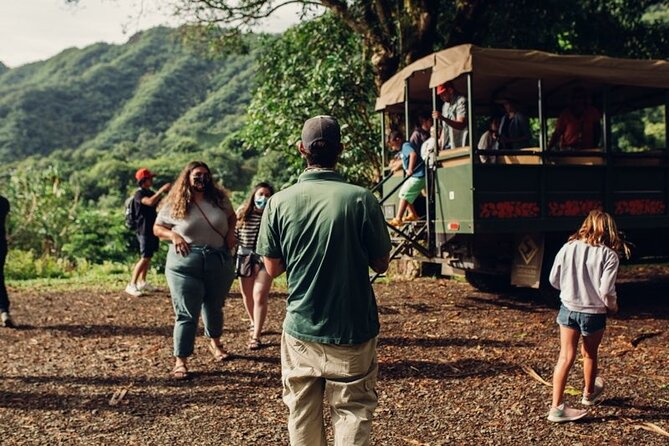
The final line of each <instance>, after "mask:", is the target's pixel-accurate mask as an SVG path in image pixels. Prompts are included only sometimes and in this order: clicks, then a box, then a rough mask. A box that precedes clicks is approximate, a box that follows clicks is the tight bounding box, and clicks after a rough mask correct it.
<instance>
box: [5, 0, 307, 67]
mask: <svg viewBox="0 0 669 446" xmlns="http://www.w3.org/2000/svg"><path fill="white" fill-rule="evenodd" d="M161 3H162V4H165V3H167V2H165V1H162V2H161V1H160V0H80V2H79V5H77V6H70V5H67V4H66V2H65V0H0V62H2V63H4V64H5V65H7V66H9V67H17V66H19V65H23V64H25V63H28V62H34V61H37V60H43V59H48V58H49V57H51V56H54V55H56V54H58V53H60V52H61V51H62V50H64V49H66V48H70V47H74V46H76V47H79V48H82V47H85V46H87V45H91V44H93V43H96V42H109V43H123V42H125V41H127V40H128V38H130V36H132V35H133V34H134V33H136V32H137V31H141V30H143V29H147V28H151V27H154V26H158V25H168V26H176V25H178V24H179V20H178V19H176V18H174V17H172V16H171V11H170V10H169V8H168V7H165V6H164V7H162V8H160V6H159V5H160V4H161ZM298 21H299V16H298V10H297V9H295V8H290V7H288V8H285V10H284V9H281V10H279V13H278V14H277V15H276V17H273V18H271V19H268V21H267V23H265V24H264V25H263V26H262V30H263V31H265V32H280V31H283V30H284V29H286V28H287V27H288V26H290V25H292V24H294V23H297V22H298Z"/></svg>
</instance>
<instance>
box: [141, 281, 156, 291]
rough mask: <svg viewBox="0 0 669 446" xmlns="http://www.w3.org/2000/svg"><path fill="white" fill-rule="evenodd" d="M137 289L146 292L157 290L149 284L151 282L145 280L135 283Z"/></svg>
mask: <svg viewBox="0 0 669 446" xmlns="http://www.w3.org/2000/svg"><path fill="white" fill-rule="evenodd" d="M137 289H138V290H139V291H146V292H147V293H150V292H152V291H156V290H157V288H156V287H154V286H153V285H151V284H149V283H147V282H144V283H138V284H137Z"/></svg>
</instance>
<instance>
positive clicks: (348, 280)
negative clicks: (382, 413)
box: [257, 116, 390, 446]
mask: <svg viewBox="0 0 669 446" xmlns="http://www.w3.org/2000/svg"><path fill="white" fill-rule="evenodd" d="M299 151H300V153H301V154H302V156H303V157H304V158H305V159H306V160H307V168H306V170H305V171H304V173H302V175H300V178H299V180H298V182H297V184H295V185H293V186H291V187H289V188H287V189H285V190H283V191H281V192H279V193H277V194H275V195H274V196H272V197H271V198H270V200H269V202H268V203H267V206H266V209H265V212H264V213H263V217H262V222H261V227H260V234H259V236H258V245H257V252H258V254H260V255H262V256H264V262H265V267H266V268H267V271H268V273H269V274H270V275H271V276H272V277H277V276H278V275H280V274H281V273H283V272H284V271H286V274H287V276H288V303H287V311H286V319H285V320H284V323H283V335H282V337H281V375H282V382H283V400H284V402H285V403H286V405H287V406H288V408H289V411H290V414H289V417H288V431H289V434H290V442H291V444H292V445H306V446H318V445H325V444H326V442H325V429H324V426H323V395H324V394H325V395H326V399H327V401H328V403H329V406H330V413H331V415H332V424H333V429H334V435H335V444H336V445H367V444H369V436H370V432H371V423H372V414H373V412H374V409H375V408H376V404H377V397H376V392H375V390H374V389H375V385H376V376H377V371H378V365H377V361H376V337H377V335H378V333H379V318H378V311H377V307H376V299H375V297H374V291H373V290H372V286H371V284H370V282H369V268H370V267H371V268H372V269H373V270H374V271H376V272H379V273H380V272H384V271H385V270H386V269H387V268H388V260H389V252H390V238H389V236H388V231H387V229H386V226H385V221H384V218H383V214H382V212H381V208H380V206H379V203H378V201H377V200H376V198H375V197H374V196H373V195H372V194H371V193H370V192H369V191H367V190H366V189H364V188H362V187H358V186H354V185H352V184H349V183H347V182H346V181H344V179H343V178H342V176H341V175H339V174H338V173H337V172H335V170H334V168H335V165H336V163H337V159H338V157H339V154H340V153H341V151H342V145H341V135H340V129H339V124H338V123H337V120H336V119H335V118H333V117H332V116H316V117H314V118H311V119H308V120H307V121H306V122H305V123H304V127H303V128H302V141H301V142H300V144H299Z"/></svg>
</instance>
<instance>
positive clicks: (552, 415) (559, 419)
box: [548, 403, 588, 423]
mask: <svg viewBox="0 0 669 446" xmlns="http://www.w3.org/2000/svg"><path fill="white" fill-rule="evenodd" d="M587 414H588V411H587V410H585V409H572V408H571V407H567V405H566V404H565V403H562V404H560V405H559V406H558V407H551V410H550V411H549V412H548V421H552V422H553V423H564V422H567V421H576V420H580V419H581V418H583V417H584V416H586V415H587Z"/></svg>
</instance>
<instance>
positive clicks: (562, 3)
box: [172, 0, 669, 86]
mask: <svg viewBox="0 0 669 446" xmlns="http://www.w3.org/2000/svg"><path fill="white" fill-rule="evenodd" d="M172 3H173V5H174V6H175V8H176V10H177V12H178V13H179V14H181V15H182V16H184V17H187V18H189V19H191V20H193V21H195V22H197V23H207V24H215V25H221V26H224V27H231V28H232V29H233V30H248V29H249V28H250V27H251V26H252V25H254V24H257V23H258V21H259V20H261V19H263V18H266V17H268V16H271V15H272V14H274V13H275V12H276V11H277V10H278V9H280V8H282V7H284V6H286V5H289V4H295V3H297V4H301V5H302V7H303V13H304V14H308V13H309V12H310V11H311V12H313V13H319V12H320V11H323V10H327V11H330V12H331V13H332V14H333V16H334V17H336V18H337V19H338V20H340V21H341V22H342V24H344V25H345V26H346V27H348V28H349V29H350V30H351V31H352V32H353V33H354V34H355V35H357V36H358V37H359V38H360V39H361V41H362V43H363V46H364V48H365V49H366V51H367V52H368V53H367V54H368V59H369V61H370V63H371V64H372V67H373V70H374V75H375V80H376V84H377V86H378V85H380V83H382V82H383V81H385V80H387V79H388V78H389V77H390V76H392V75H393V74H394V73H395V72H396V71H397V69H398V68H400V67H402V66H404V65H407V64H409V63H411V62H413V61H415V60H416V59H418V58H420V57H422V56H425V55H427V54H429V53H431V52H433V51H435V50H437V49H441V48H445V47H449V46H453V45H457V44H460V43H474V44H477V45H482V46H496V47H501V48H507V47H511V48H534V49H541V50H547V51H558V52H583V53H595V54H609V55H612V56H636V57H655V58H663V57H667V55H668V54H667V50H668V47H669V37H668V33H667V32H666V31H667V25H666V24H667V22H666V20H662V17H664V16H666V14H667V10H669V4H668V3H667V1H666V0H638V1H637V0H544V1H541V2H537V1H533V0H505V1H501V0H487V1H486V0H435V1H426V0H380V1H373V2H372V1H366V0H352V1H346V0H172ZM644 12H646V13H647V14H646V15H644ZM648 14H650V16H648ZM663 14H664V15H663ZM649 17H650V18H649Z"/></svg>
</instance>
